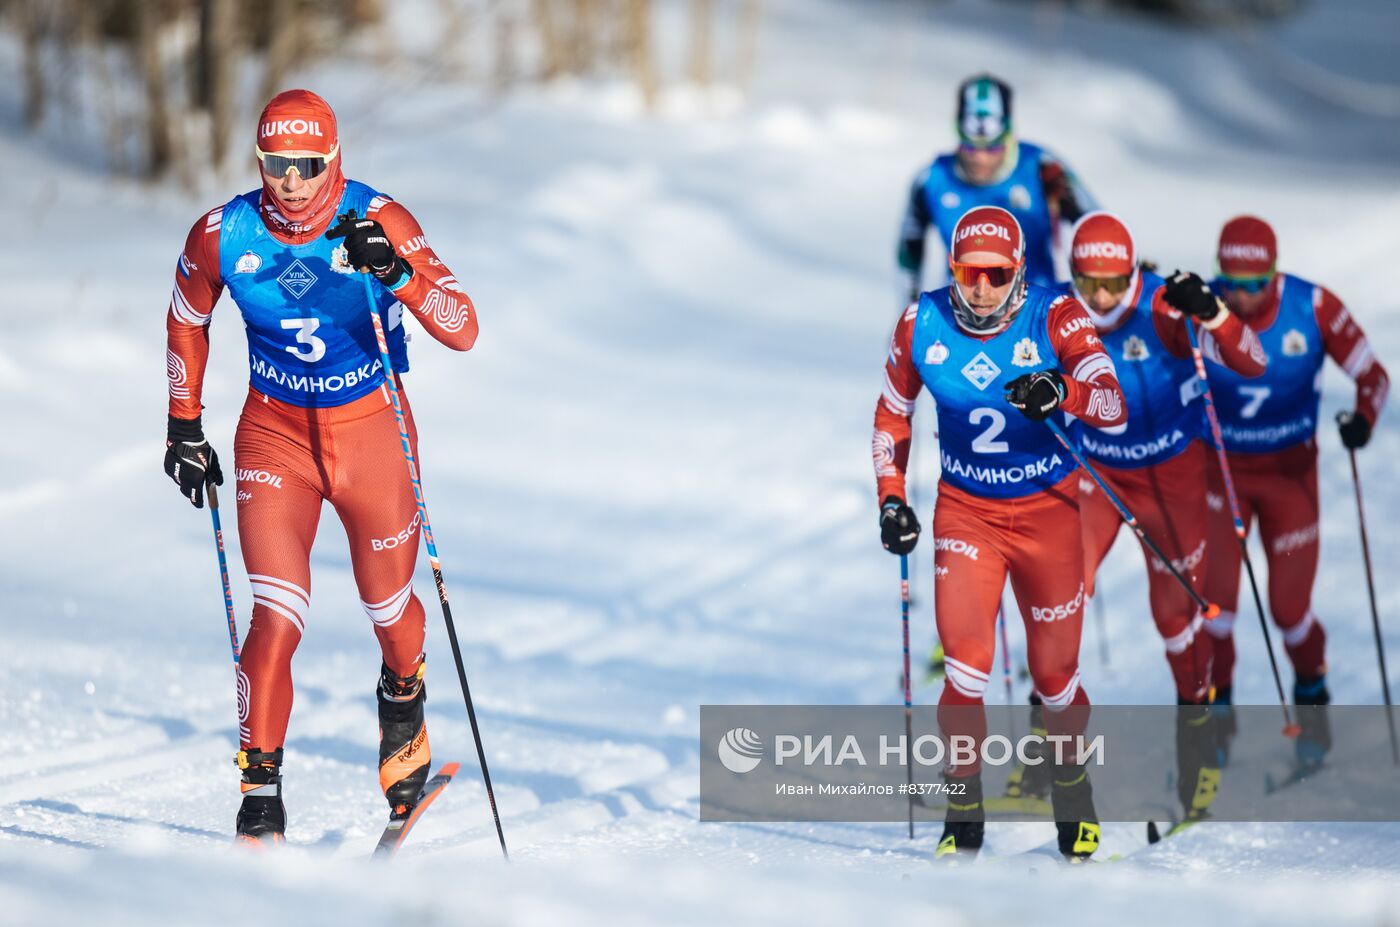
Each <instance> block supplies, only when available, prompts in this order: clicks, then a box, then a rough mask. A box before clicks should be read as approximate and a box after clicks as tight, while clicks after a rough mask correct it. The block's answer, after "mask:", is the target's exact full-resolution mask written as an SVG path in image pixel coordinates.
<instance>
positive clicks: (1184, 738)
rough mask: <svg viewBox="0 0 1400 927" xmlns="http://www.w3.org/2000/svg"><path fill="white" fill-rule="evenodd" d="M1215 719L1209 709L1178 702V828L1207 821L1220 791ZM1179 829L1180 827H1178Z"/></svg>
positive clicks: (1208, 707)
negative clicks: (1179, 808)
mask: <svg viewBox="0 0 1400 927" xmlns="http://www.w3.org/2000/svg"><path fill="white" fill-rule="evenodd" d="M1215 722H1216V718H1215V715H1214V713H1213V711H1212V708H1211V706H1210V705H1196V704H1192V703H1189V702H1181V701H1180V700H1179V699H1178V702H1177V709H1176V794H1177V797H1178V798H1180V799H1181V807H1182V809H1183V812H1184V814H1183V816H1182V819H1181V825H1189V824H1194V823H1196V822H1197V821H1203V820H1205V819H1206V818H1207V817H1209V812H1210V806H1211V803H1212V802H1214V801H1215V795H1216V793H1217V792H1218V791H1219V790H1220V767H1219V766H1217V765H1216V763H1217V753H1216V749H1217V743H1218V737H1217V734H1216V731H1215ZM1181 825H1179V826H1181Z"/></svg>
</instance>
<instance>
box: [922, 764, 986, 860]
mask: <svg viewBox="0 0 1400 927" xmlns="http://www.w3.org/2000/svg"><path fill="white" fill-rule="evenodd" d="M943 781H944V782H945V783H947V785H948V790H947V791H946V792H945V793H944V794H945V795H947V797H948V813H947V815H946V816H945V817H944V819H943V836H942V838H940V839H939V841H938V849H937V850H935V851H934V853H933V858H934V859H946V858H951V859H953V860H957V859H972V858H973V857H975V856H976V855H977V851H979V850H981V849H982V836H983V834H984V832H985V831H986V829H987V811H986V809H985V808H983V806H982V777H981V775H976V774H975V775H971V776H957V777H953V776H944V777H943Z"/></svg>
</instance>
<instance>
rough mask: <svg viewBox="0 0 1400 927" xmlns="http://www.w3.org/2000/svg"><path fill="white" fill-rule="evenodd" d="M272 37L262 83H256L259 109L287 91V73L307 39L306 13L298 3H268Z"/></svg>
mask: <svg viewBox="0 0 1400 927" xmlns="http://www.w3.org/2000/svg"><path fill="white" fill-rule="evenodd" d="M268 12H269V20H270V21H271V23H272V34H271V37H270V38H269V40H268V44H267V54H266V56H265V58H264V61H263V75H262V80H261V81H260V82H259V83H258V104H257V105H258V108H259V109H261V108H262V106H263V105H264V104H266V103H267V101H268V100H270V99H272V98H273V97H275V96H276V95H277V94H279V93H281V92H282V91H283V90H286V89H287V87H286V81H287V73H288V72H289V71H291V69H292V64H293V63H294V62H295V61H296V60H297V52H298V51H302V50H303V48H302V46H303V43H305V41H306V40H307V38H308V32H309V30H308V29H307V28H306V12H305V10H304V9H303V7H302V4H301V3H300V2H299V0H270V3H269V5H268Z"/></svg>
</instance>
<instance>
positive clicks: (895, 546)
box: [880, 496, 921, 554]
mask: <svg viewBox="0 0 1400 927" xmlns="http://www.w3.org/2000/svg"><path fill="white" fill-rule="evenodd" d="M920 530H921V529H920V528H919V517H918V516H917V515H915V514H914V510H913V509H911V508H910V507H909V506H908V505H906V504H905V502H904V500H903V499H901V498H899V497H898V496H886V497H885V502H884V504H883V505H881V506H880V543H881V544H883V545H885V550H887V551H889V552H890V553H892V554H907V553H909V552H910V551H911V550H913V549H914V545H915V544H918V543H919V531H920Z"/></svg>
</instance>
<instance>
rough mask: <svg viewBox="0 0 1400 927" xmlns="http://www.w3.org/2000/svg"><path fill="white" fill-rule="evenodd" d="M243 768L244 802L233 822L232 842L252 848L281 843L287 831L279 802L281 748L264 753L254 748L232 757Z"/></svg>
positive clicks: (280, 802)
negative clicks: (233, 833)
mask: <svg viewBox="0 0 1400 927" xmlns="http://www.w3.org/2000/svg"><path fill="white" fill-rule="evenodd" d="M234 762H235V763H237V764H238V768H239V769H241V770H243V781H242V784H241V787H242V789H243V804H242V806H241V807H240V808H239V809H238V819H237V821H236V822H235V823H234V832H235V834H236V836H235V837H234V841H235V842H236V843H240V844H248V845H250V846H252V847H255V848H259V849H260V848H262V847H264V846H271V845H276V844H280V843H282V842H283V840H284V839H285V837H284V834H285V833H286V831H287V808H286V806H285V805H283V804H282V748H281V747H278V748H277V749H276V750H273V751H271V752H270V753H265V752H263V751H262V750H259V749H257V748H256V747H255V748H253V749H251V750H240V751H238V755H237V756H235V757H234Z"/></svg>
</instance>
